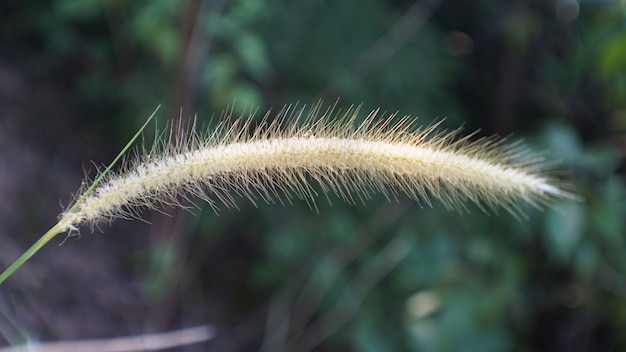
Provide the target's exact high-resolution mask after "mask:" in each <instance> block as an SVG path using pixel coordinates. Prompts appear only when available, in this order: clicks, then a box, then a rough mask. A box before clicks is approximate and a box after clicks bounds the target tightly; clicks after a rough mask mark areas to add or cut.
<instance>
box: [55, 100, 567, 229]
mask: <svg viewBox="0 0 626 352" xmlns="http://www.w3.org/2000/svg"><path fill="white" fill-rule="evenodd" d="M358 112H359V108H358V107H357V108H355V107H350V108H349V109H347V110H346V111H345V112H343V113H342V114H339V116H338V117H336V118H333V117H332V115H333V114H334V108H333V107H331V108H328V109H327V110H325V111H322V109H321V105H320V104H317V105H315V106H314V107H313V108H312V109H311V110H310V111H309V112H308V113H306V110H305V109H304V108H299V109H298V108H296V107H295V106H286V107H285V108H283V109H282V110H281V111H280V112H279V113H278V114H277V115H276V117H275V118H274V119H273V120H272V121H269V120H270V115H269V113H268V114H266V115H265V116H264V117H263V119H262V120H261V122H260V123H259V125H258V126H256V127H254V128H253V127H252V124H253V121H254V120H253V118H252V116H248V117H247V118H239V119H237V120H236V121H234V122H232V123H227V122H222V123H220V124H219V125H218V126H217V127H216V128H214V129H213V130H207V131H205V132H196V131H195V125H192V126H191V127H189V128H181V127H172V128H171V129H169V134H168V137H167V138H162V139H161V141H159V142H157V143H155V146H154V147H153V149H152V150H150V151H149V152H145V151H144V152H143V153H138V154H141V155H139V157H138V158H136V159H135V161H128V162H126V163H125V166H124V167H123V168H122V170H121V171H119V172H116V173H111V174H109V175H106V177H105V179H104V181H103V182H102V183H101V184H99V185H98V187H97V188H96V189H95V190H94V192H93V193H92V194H90V195H89V196H87V197H85V198H84V199H82V200H81V203H80V204H78V206H77V207H75V208H74V210H73V211H66V212H65V213H63V214H62V215H61V220H60V223H61V227H62V228H63V229H65V230H67V229H72V228H75V227H76V226H79V225H84V224H90V225H92V226H93V225H96V224H99V223H101V222H106V221H112V220H113V219H115V218H117V217H130V218H135V217H139V214H138V211H139V210H140V209H141V208H145V207H147V208H155V207H158V206H159V205H160V204H163V203H166V204H175V205H180V204H181V197H182V198H188V197H199V198H201V199H203V200H205V201H207V202H208V204H210V205H211V206H212V207H214V208H217V207H218V206H219V204H220V203H221V204H223V205H225V206H226V207H236V206H237V205H236V198H235V197H236V196H240V197H243V198H248V199H249V200H250V201H252V202H253V203H254V204H257V203H258V201H259V200H260V201H263V202H275V201H278V202H281V203H284V202H288V203H291V202H292V198H293V197H297V198H300V199H303V200H305V201H306V202H307V203H308V204H309V205H310V206H311V207H314V208H315V199H316V198H318V196H319V194H318V190H319V191H321V192H322V193H323V194H326V195H327V194H336V195H337V196H338V197H339V198H341V199H343V200H345V201H347V202H349V203H355V202H365V201H366V200H367V199H369V198H370V195H371V194H372V193H382V194H383V195H384V196H385V197H387V199H395V198H396V197H397V196H398V194H399V193H404V194H406V195H407V196H408V197H409V198H411V199H414V200H416V201H418V202H423V203H426V204H428V205H430V204H431V198H435V199H439V200H440V201H441V202H442V203H443V204H444V205H445V206H446V207H447V208H449V209H457V210H463V209H464V208H465V205H464V204H465V202H466V201H467V200H469V201H472V202H474V203H476V204H477V205H478V206H479V207H481V208H482V209H484V210H496V209H498V208H504V209H506V210H507V211H509V212H511V213H512V214H514V215H517V214H519V205H520V204H521V203H522V202H526V203H529V204H531V205H533V206H535V207H541V205H543V204H546V203H547V202H549V201H550V200H552V199H555V198H573V197H574V196H573V195H572V194H571V193H569V192H567V191H565V190H564V189H563V185H562V183H561V181H559V180H558V179H557V178H555V177H553V176H551V174H550V173H549V170H548V166H550V164H549V163H547V162H545V161H544V159H543V158H540V157H537V156H533V155H532V154H531V153H529V152H528V151H526V150H525V149H523V148H522V147H520V146H519V145H517V144H511V145H507V144H505V141H504V140H503V139H499V138H495V137H492V138H483V139H479V140H477V141H470V138H471V136H472V135H470V136H467V137H464V138H460V139H459V138H457V136H458V135H459V133H460V129H459V130H455V131H452V132H445V131H440V130H439V129H438V127H439V125H438V124H434V125H431V126H429V127H427V128H425V129H419V128H415V127H414V123H415V120H414V119H412V118H410V117H409V116H405V117H402V118H397V116H396V115H395V114H392V115H390V116H387V117H384V116H380V115H381V113H380V112H379V111H378V110H374V111H372V112H371V113H370V114H369V115H368V116H367V117H366V118H365V120H364V121H363V122H362V123H360V124H355V120H356V118H357V117H358ZM315 185H317V187H316V186H315Z"/></svg>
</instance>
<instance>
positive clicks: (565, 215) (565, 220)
mask: <svg viewBox="0 0 626 352" xmlns="http://www.w3.org/2000/svg"><path fill="white" fill-rule="evenodd" d="M556 208H557V209H558V211H550V212H549V213H548V214H547V217H546V232H547V233H546V234H547V239H546V242H547V245H548V249H549V251H550V253H551V254H552V255H554V256H555V257H556V258H557V259H558V260H561V261H564V262H567V261H569V260H570V258H571V257H572V255H573V253H574V250H575V249H576V246H577V245H578V243H579V241H580V239H581V238H582V235H583V230H584V229H585V225H586V220H585V213H584V211H583V208H582V205H580V204H579V203H576V202H571V201H568V202H561V203H559V204H558V205H557V206H556Z"/></svg>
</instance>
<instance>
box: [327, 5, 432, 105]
mask: <svg viewBox="0 0 626 352" xmlns="http://www.w3.org/2000/svg"><path fill="white" fill-rule="evenodd" d="M442 1H443V0H422V1H416V2H415V3H413V5H411V7H410V8H409V9H408V10H407V11H406V12H405V13H404V15H403V16H402V17H401V18H400V19H399V20H398V21H396V23H395V25H394V26H393V27H391V29H389V31H388V32H387V33H385V34H384V35H383V36H382V37H380V38H379V39H378V40H377V41H375V42H374V43H373V44H372V45H371V46H370V47H369V48H367V49H366V50H364V51H363V53H361V55H360V56H359V57H358V58H356V60H354V62H353V63H352V65H351V67H350V68H348V69H347V71H348V72H347V74H348V77H350V78H351V79H353V80H355V81H358V80H362V79H363V78H365V77H366V76H367V75H368V74H369V73H370V72H371V71H372V70H374V69H376V68H377V67H380V66H381V65H382V64H384V63H385V62H386V61H388V60H389V59H390V58H391V57H392V56H393V55H394V54H395V53H396V52H397V51H398V50H400V48H402V46H404V45H405V44H406V43H407V42H408V41H409V40H410V39H411V38H413V37H414V36H415V35H416V34H417V33H419V31H420V29H421V28H422V27H423V26H424V24H425V23H426V22H427V21H428V19H429V18H430V17H431V16H432V14H433V13H434V12H435V11H436V10H437V9H438V8H439V6H440V5H441V2H442ZM336 83H337V82H331V83H330V84H329V85H328V86H327V87H326V88H325V89H324V90H323V91H322V93H321V94H320V95H321V96H327V95H331V94H330V92H332V91H333V90H334V89H335V88H336Z"/></svg>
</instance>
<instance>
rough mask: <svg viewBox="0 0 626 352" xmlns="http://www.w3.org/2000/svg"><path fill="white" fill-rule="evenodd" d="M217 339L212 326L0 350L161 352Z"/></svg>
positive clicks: (29, 345) (19, 351)
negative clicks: (160, 351)
mask: <svg viewBox="0 0 626 352" xmlns="http://www.w3.org/2000/svg"><path fill="white" fill-rule="evenodd" d="M214 336H215V332H214V330H213V328H212V327H210V326H208V325H203V326H197V327H192V328H185V329H181V330H177V331H170V332H165V333H158V334H145V335H136V336H129V337H118V338H112V339H97V340H79V341H62V342H50V343H28V344H26V345H23V346H16V347H4V348H0V352H85V351H89V352H135V351H159V350H165V349H169V348H175V347H181V346H186V345H191V344H196V343H201V342H206V341H209V340H211V339H212V338H213V337H214Z"/></svg>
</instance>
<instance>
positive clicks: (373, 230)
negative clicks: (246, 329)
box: [261, 202, 409, 351]
mask: <svg viewBox="0 0 626 352" xmlns="http://www.w3.org/2000/svg"><path fill="white" fill-rule="evenodd" d="M401 204H402V205H398V204H385V205H383V206H381V207H380V208H379V210H378V211H377V212H376V213H375V214H373V216H372V217H371V218H370V219H369V221H367V222H365V223H363V224H362V225H361V227H360V228H359V229H357V230H356V231H355V232H354V233H353V234H352V235H351V236H350V237H349V238H347V239H346V240H345V241H344V242H342V243H341V244H339V245H337V246H336V247H335V248H334V249H333V250H332V251H331V252H330V253H328V254H327V255H326V256H325V257H324V258H322V259H321V260H320V264H319V265H317V267H316V268H315V269H314V271H313V273H312V274H311V276H310V278H309V280H308V281H307V282H306V283H305V284H304V286H303V288H302V289H301V290H300V292H301V293H300V295H299V296H298V297H297V298H296V300H295V302H294V303H293V304H291V305H289V304H286V303H285V301H286V300H287V299H286V298H285V296H286V294H284V293H283V294H279V295H277V296H276V297H275V298H274V299H273V300H272V302H271V303H270V309H269V312H268V320H267V327H266V336H265V338H264V342H263V348H262V349H261V350H262V351H276V350H280V349H282V348H284V345H285V343H286V341H287V340H288V338H289V336H291V335H293V332H294V331H295V332H300V331H302V330H303V329H305V327H306V324H308V323H309V322H310V321H311V319H312V317H313V316H314V315H315V313H316V312H317V311H318V309H319V307H320V305H321V303H322V300H323V299H324V297H326V295H327V294H328V289H329V288H328V287H320V285H319V280H318V279H319V277H321V276H322V271H323V270H324V269H325V268H326V267H327V266H326V265H325V263H329V262H330V263H332V266H333V268H334V270H333V271H332V272H330V273H328V272H325V273H324V275H325V278H326V280H327V281H328V282H333V281H336V280H337V278H338V277H339V274H340V273H342V272H344V269H345V268H346V267H347V266H348V265H349V264H350V263H351V262H353V261H354V260H356V259H357V258H358V257H359V256H360V255H361V254H362V253H363V252H364V251H365V249H366V248H367V247H368V246H370V245H371V244H372V243H374V241H376V240H378V239H379V238H380V237H381V236H383V235H384V234H385V231H383V230H382V229H384V228H386V227H389V226H391V225H392V224H394V223H396V222H397V221H398V219H399V218H400V217H401V216H402V215H403V214H404V213H405V211H406V209H408V207H409V203H406V202H405V203H401ZM296 280H297V279H296ZM288 286H289V287H293V286H294V285H288ZM283 291H286V290H283ZM290 333H291V334H290ZM281 346H282V347H281Z"/></svg>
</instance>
